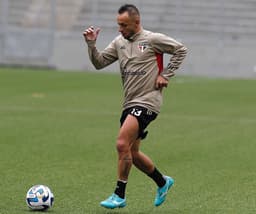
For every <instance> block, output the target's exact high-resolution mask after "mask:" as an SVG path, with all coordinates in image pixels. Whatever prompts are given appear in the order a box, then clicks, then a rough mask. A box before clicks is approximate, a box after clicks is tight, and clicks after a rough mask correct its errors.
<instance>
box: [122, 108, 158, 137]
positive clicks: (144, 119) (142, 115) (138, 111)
mask: <svg viewBox="0 0 256 214" xmlns="http://www.w3.org/2000/svg"><path fill="white" fill-rule="evenodd" d="M129 114H130V115H133V116H134V117H136V118H137V120H138V123H139V133H138V138H137V139H139V138H140V139H144V138H146V136H147V134H148V131H145V129H146V128H147V126H148V125H149V123H150V122H151V121H153V120H154V119H156V117H157V114H156V113H155V112H152V111H150V110H148V109H147V108H144V107H141V106H134V107H131V108H128V109H125V110H124V111H123V113H122V115H121V118H120V123H121V126H122V125H123V123H124V121H125V119H126V117H127V116H128V115H129Z"/></svg>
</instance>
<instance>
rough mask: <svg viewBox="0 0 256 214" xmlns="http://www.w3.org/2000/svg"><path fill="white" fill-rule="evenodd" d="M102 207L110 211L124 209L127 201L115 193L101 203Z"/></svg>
mask: <svg viewBox="0 0 256 214" xmlns="http://www.w3.org/2000/svg"><path fill="white" fill-rule="evenodd" d="M100 205H101V206H103V207H105V208H108V209H115V208H122V207H125V206H126V200H125V198H124V199H123V198H120V197H119V196H118V195H116V194H115V193H113V194H112V195H111V196H110V197H109V198H108V199H106V200H105V201H102V202H100Z"/></svg>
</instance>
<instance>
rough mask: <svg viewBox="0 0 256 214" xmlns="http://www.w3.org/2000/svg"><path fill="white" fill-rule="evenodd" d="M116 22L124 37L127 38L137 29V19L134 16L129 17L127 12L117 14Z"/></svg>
mask: <svg viewBox="0 0 256 214" xmlns="http://www.w3.org/2000/svg"><path fill="white" fill-rule="evenodd" d="M117 24H118V26H119V32H120V33H121V34H122V36H123V37H124V38H125V39H129V38H130V37H131V36H133V35H134V34H135V33H137V32H138V29H139V21H138V19H136V18H135V17H130V16H129V14H128V12H125V13H122V14H118V16H117Z"/></svg>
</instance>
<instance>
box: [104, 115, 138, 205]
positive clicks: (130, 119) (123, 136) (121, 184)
mask: <svg viewBox="0 0 256 214" xmlns="http://www.w3.org/2000/svg"><path fill="white" fill-rule="evenodd" d="M138 131H139V125H138V121H137V119H136V117H134V116H132V115H128V116H127V117H126V119H125V120H124V122H123V124H122V126H121V128H120V130H119V134H118V137H117V143H116V148H117V152H118V167H117V173H118V181H117V186H116V189H115V191H114V194H112V195H111V196H110V197H109V198H108V199H107V200H105V201H102V202H101V206H103V207H106V208H112V209H113V208H117V207H119V208H120V207H124V206H126V200H125V188H126V184H127V181H128V176H129V172H130V169H131V166H132V154H131V147H132V143H134V142H135V141H136V138H137V137H138Z"/></svg>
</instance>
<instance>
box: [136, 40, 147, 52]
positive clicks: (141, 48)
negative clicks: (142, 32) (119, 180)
mask: <svg viewBox="0 0 256 214" xmlns="http://www.w3.org/2000/svg"><path fill="white" fill-rule="evenodd" d="M148 45H149V44H148V42H147V41H143V42H139V45H138V47H139V49H140V51H141V52H142V53H143V52H144V51H145V50H146V49H147V48H148Z"/></svg>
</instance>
